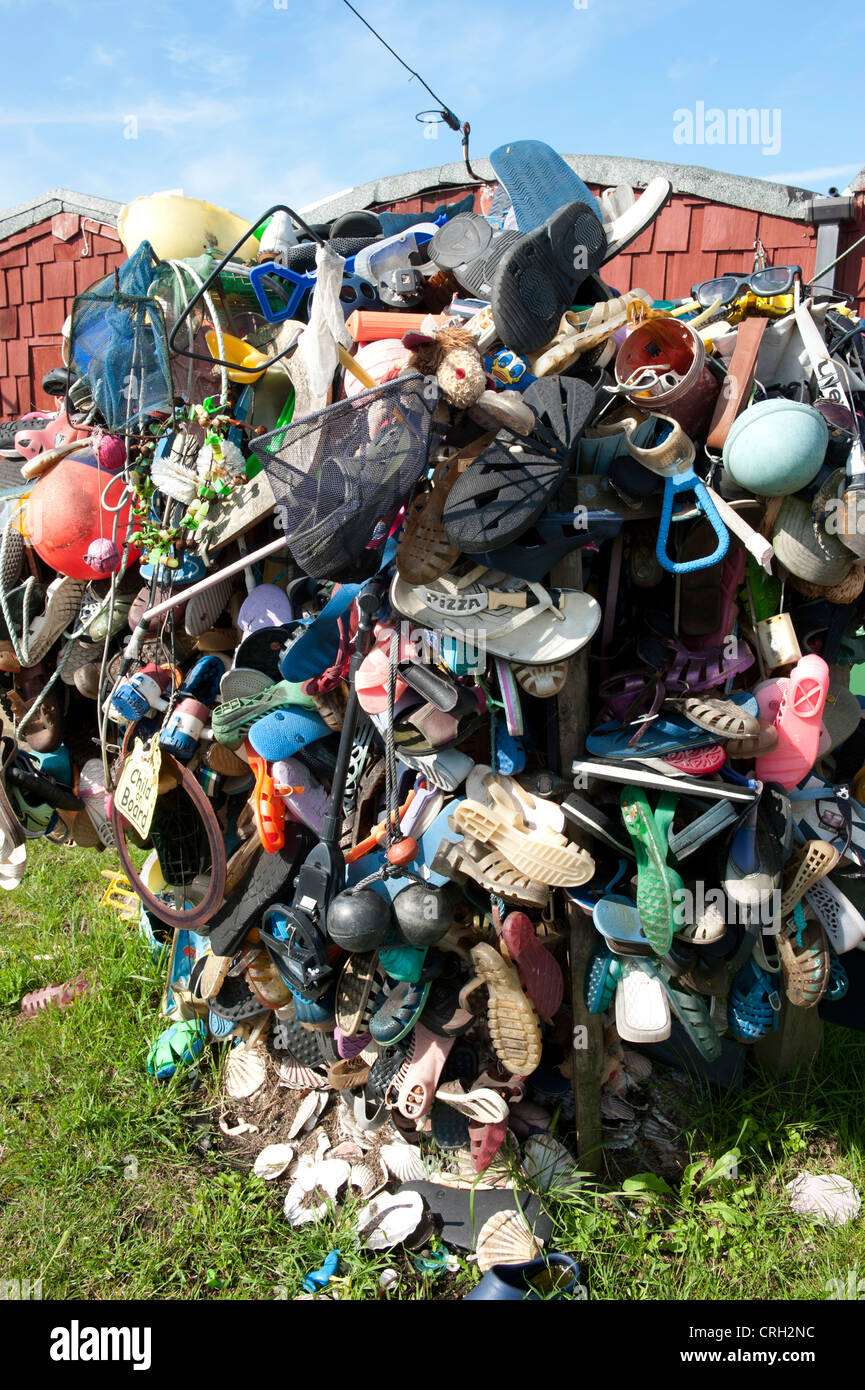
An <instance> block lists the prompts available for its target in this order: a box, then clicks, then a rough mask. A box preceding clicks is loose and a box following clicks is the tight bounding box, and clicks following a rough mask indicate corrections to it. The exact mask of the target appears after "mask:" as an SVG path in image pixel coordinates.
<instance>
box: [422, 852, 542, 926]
mask: <svg viewBox="0 0 865 1390" xmlns="http://www.w3.org/2000/svg"><path fill="white" fill-rule="evenodd" d="M430 867H431V869H432V871H433V873H435V874H439V875H440V877H441V879H442V882H444V881H445V880H447V879H450V880H451V881H452V882H453V883H466V882H467V881H471V882H472V883H477V884H479V885H480V887H481V888H484V889H485V890H486V891H487V892H488V893H494V894H495V895H496V897H499V898H504V899H505V901H506V902H513V903H519V904H520V906H522V907H537V908H542V907H545V906H546V904H547V901H548V900H549V896H550V890H549V887H548V886H547V884H545V883H538V882H536V881H535V880H534V879H531V878H529V877H528V876H527V875H525V874H522V873H520V872H519V870H518V869H515V868H514V866H513V865H512V864H511V863H509V861H508V860H507V859H505V857H504V855H503V854H502V853H501V852H500V851H499V850H495V849H494V850H490V848H489V846H488V845H484V844H482V843H481V842H480V841H479V840H475V839H474V838H473V837H472V836H471V835H468V834H465V835H464V836H463V838H462V840H460V841H458V842H457V843H456V844H455V843H454V842H453V841H452V840H443V841H442V842H441V844H440V845H439V847H438V850H437V851H436V853H435V856H434V858H433V860H432V863H431V865H430Z"/></svg>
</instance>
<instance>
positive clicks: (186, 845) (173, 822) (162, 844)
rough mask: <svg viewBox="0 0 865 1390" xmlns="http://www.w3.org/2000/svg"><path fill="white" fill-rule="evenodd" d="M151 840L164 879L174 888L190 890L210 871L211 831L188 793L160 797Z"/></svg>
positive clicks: (177, 792)
mask: <svg viewBox="0 0 865 1390" xmlns="http://www.w3.org/2000/svg"><path fill="white" fill-rule="evenodd" d="M150 838H151V840H152V842H153V847H154V849H155V850H156V854H157V858H158V859H159V867H160V869H161V870H162V877H163V878H164V879H165V882H166V883H167V884H169V886H170V887H172V888H186V887H188V886H189V884H191V883H192V882H193V880H194V879H195V878H196V877H197V876H198V874H200V873H201V872H202V871H204V870H209V867H210V854H209V851H208V847H207V831H206V829H205V827H204V822H203V821H202V819H201V817H200V816H199V815H198V813H197V811H196V809H195V806H194V805H193V803H192V802H191V801H190V799H189V797H188V796H187V795H186V793H185V792H184V791H183V790H182V789H181V788H180V787H176V788H174V789H173V790H172V791H169V792H166V794H165V795H164V796H160V798H159V800H158V801H157V803H156V810H155V811H154V814H153V823H152V825H151V827H150Z"/></svg>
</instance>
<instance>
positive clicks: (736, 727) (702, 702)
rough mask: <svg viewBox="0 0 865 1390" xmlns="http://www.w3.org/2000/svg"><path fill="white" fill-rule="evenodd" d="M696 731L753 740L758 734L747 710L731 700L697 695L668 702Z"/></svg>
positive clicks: (756, 725)
mask: <svg viewBox="0 0 865 1390" xmlns="http://www.w3.org/2000/svg"><path fill="white" fill-rule="evenodd" d="M667 704H668V705H670V706H671V707H672V708H673V709H677V710H679V711H680V713H681V714H683V715H684V716H685V718H686V719H688V720H690V722H691V723H692V724H696V726H697V728H698V729H705V730H707V732H708V733H710V734H714V736H715V738H716V739H727V738H736V739H744V738H753V737H754V735H756V734H758V733H759V731H760V722H759V720H758V719H757V717H756V716H755V715H753V714H751V713H750V712H749V711H748V710H747V709H743V708H742V707H741V706H740V705H738V704H737V703H736V702H735V701H734V700H712V699H708V700H707V699H705V698H701V697H700V696H698V695H686V696H685V697H684V698H683V699H671V700H668V701H667Z"/></svg>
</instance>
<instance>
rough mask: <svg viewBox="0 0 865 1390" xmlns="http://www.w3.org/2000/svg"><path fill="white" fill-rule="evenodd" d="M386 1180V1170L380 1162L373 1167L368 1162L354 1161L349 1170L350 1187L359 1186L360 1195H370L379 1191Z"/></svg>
mask: <svg viewBox="0 0 865 1390" xmlns="http://www.w3.org/2000/svg"><path fill="white" fill-rule="evenodd" d="M386 1182H387V1172H386V1170H385V1168H384V1166H383V1165H382V1164H376V1165H375V1167H373V1166H372V1164H370V1163H355V1164H353V1166H352V1170H351V1185H352V1187H357V1188H360V1192H361V1195H362V1196H364V1197H367V1198H369V1197H372V1196H374V1195H375V1193H376V1192H381V1189H382V1188H383V1187H384V1185H385V1183H386Z"/></svg>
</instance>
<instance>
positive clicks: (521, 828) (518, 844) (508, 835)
mask: <svg viewBox="0 0 865 1390" xmlns="http://www.w3.org/2000/svg"><path fill="white" fill-rule="evenodd" d="M489 794H490V797H491V799H492V802H493V805H492V807H488V806H482V805H481V804H480V802H478V801H471V800H468V799H466V800H465V801H462V802H460V804H459V806H457V808H456V810H455V812H454V816H453V821H454V827H455V829H457V830H460V831H462V832H463V834H465V835H467V836H469V837H471V838H472V839H474V840H475V841H478V842H480V843H482V844H487V845H491V846H492V847H493V848H494V849H497V850H499V851H500V852H501V853H502V854H503V855H504V856H505V857H506V859H507V860H508V861H509V862H510V863H511V864H512V865H513V866H514V868H515V869H516V870H517V871H518V872H519V873H522V874H525V875H526V877H527V878H531V879H533V880H534V881H536V882H540V883H546V884H547V885H548V886H550V887H569V888H573V887H578V886H579V884H581V883H586V882H587V881H588V880H589V879H590V878H591V877H592V875H593V874H594V872H595V863H594V860H593V859H592V857H591V855H590V854H588V853H587V852H586V851H585V850H581V849H579V848H578V847H577V846H576V845H574V844H571V843H570V842H569V841H568V840H566V839H565V837H564V835H560V834H557V833H556V832H555V831H553V830H550V829H548V828H546V827H544V828H541V829H538V830H534V831H530V830H529V829H528V827H527V825H526V823H525V821H524V819H523V817H522V816H521V815H520V814H519V812H517V811H514V810H513V808H512V803H511V801H510V798H509V797H508V795H507V793H506V792H505V791H504V789H503V788H502V787H500V786H499V785H498V784H497V783H495V782H493V783H491V784H490V787H489Z"/></svg>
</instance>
